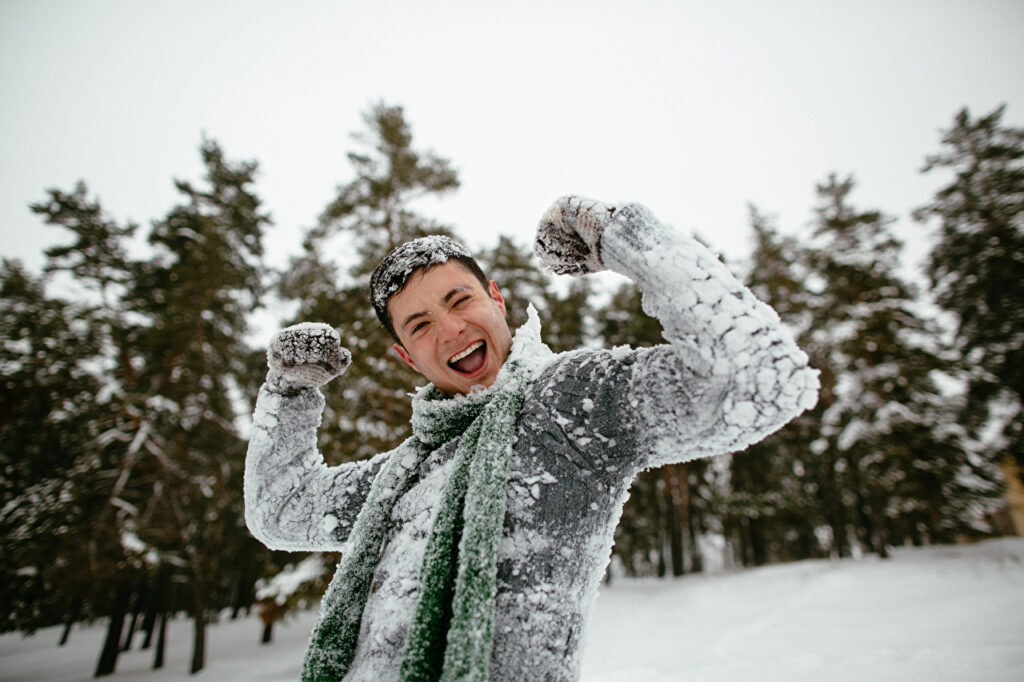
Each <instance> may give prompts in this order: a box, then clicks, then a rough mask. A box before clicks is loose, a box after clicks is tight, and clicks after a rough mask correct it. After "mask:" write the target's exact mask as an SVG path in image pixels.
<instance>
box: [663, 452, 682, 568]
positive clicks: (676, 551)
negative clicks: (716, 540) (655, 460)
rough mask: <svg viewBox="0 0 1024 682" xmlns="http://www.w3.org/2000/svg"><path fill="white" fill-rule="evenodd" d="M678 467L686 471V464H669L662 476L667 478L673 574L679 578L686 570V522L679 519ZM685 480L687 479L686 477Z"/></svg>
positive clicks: (666, 513) (668, 523) (666, 500)
mask: <svg viewBox="0 0 1024 682" xmlns="http://www.w3.org/2000/svg"><path fill="white" fill-rule="evenodd" d="M678 467H683V471H684V472H685V470H686V465H685V464H669V465H668V466H665V467H662V476H663V478H664V480H665V528H666V530H667V532H668V539H669V556H670V557H671V559H672V575H673V576H675V577H677V578H678V577H679V576H681V575H683V574H684V573H685V572H686V571H685V570H684V567H683V528H684V524H682V523H680V520H679V516H680V514H679V512H680V511H681V510H680V499H679V498H680V495H679V487H680V483H679V476H678V475H677V471H676V469H677V468H678ZM683 480H684V481H685V480H686V479H685V477H684V478H683Z"/></svg>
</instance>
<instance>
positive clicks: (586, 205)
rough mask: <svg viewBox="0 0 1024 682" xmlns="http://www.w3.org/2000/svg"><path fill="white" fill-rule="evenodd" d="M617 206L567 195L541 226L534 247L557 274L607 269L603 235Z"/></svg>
mask: <svg viewBox="0 0 1024 682" xmlns="http://www.w3.org/2000/svg"><path fill="white" fill-rule="evenodd" d="M614 213H615V207H614V206H611V205H609V204H604V203H601V202H600V201H595V200H593V199H586V198H584V197H578V196H571V195H570V196H564V197H562V198H560V199H558V200H556V201H555V203H553V204H551V207H550V208H548V210H547V212H545V213H544V215H543V216H542V217H541V219H540V224H539V225H537V238H536V240H535V241H534V243H533V250H534V251H535V252H536V254H537V257H538V258H540V261H541V263H542V264H543V265H544V267H546V268H547V269H548V270H551V271H552V272H554V273H555V274H557V275H577V276H578V275H585V274H587V273H590V272H600V271H602V270H604V269H605V266H604V263H603V262H602V261H601V235H602V234H603V233H604V230H605V228H606V227H607V226H608V225H609V223H610V222H611V220H612V215H613V214H614Z"/></svg>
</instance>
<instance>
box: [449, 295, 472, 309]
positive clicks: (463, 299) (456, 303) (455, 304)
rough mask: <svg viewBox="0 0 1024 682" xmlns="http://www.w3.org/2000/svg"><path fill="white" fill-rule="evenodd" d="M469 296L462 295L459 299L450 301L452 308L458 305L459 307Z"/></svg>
mask: <svg viewBox="0 0 1024 682" xmlns="http://www.w3.org/2000/svg"><path fill="white" fill-rule="evenodd" d="M469 298H470V297H469V296H463V297H462V298H460V299H459V300H457V301H455V303H452V307H453V308H458V307H459V306H460V305H462V304H463V303H465V302H466V301H468V300H469Z"/></svg>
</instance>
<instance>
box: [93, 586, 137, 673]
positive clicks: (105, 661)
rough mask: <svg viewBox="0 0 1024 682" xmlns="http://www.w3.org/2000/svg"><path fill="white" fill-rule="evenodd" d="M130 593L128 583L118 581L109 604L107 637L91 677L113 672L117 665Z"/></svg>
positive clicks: (130, 589)
mask: <svg viewBox="0 0 1024 682" xmlns="http://www.w3.org/2000/svg"><path fill="white" fill-rule="evenodd" d="M131 593H132V588H131V585H130V584H128V583H127V582H121V583H118V585H117V591H116V593H115V594H114V601H113V602H112V603H111V605H110V624H109V625H108V626H107V637H106V640H105V641H104V642H103V648H102V649H101V650H100V659H99V661H98V662H97V663H96V672H95V674H94V675H93V677H102V676H104V675H110V674H113V672H114V669H115V668H116V667H117V655H118V654H119V653H120V652H121V631H122V630H123V629H124V616H125V613H126V612H127V610H128V600H129V599H130V598H131Z"/></svg>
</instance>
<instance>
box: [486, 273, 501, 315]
mask: <svg viewBox="0 0 1024 682" xmlns="http://www.w3.org/2000/svg"><path fill="white" fill-rule="evenodd" d="M487 293H488V294H489V295H490V297H491V300H493V301H494V302H495V303H497V304H498V309H499V310H501V314H502V315H505V299H504V298H502V297H501V292H500V291H499V290H498V283H497V282H495V281H494V280H493V279H492V280H491V281H490V282H489V283H488V284H487Z"/></svg>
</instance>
